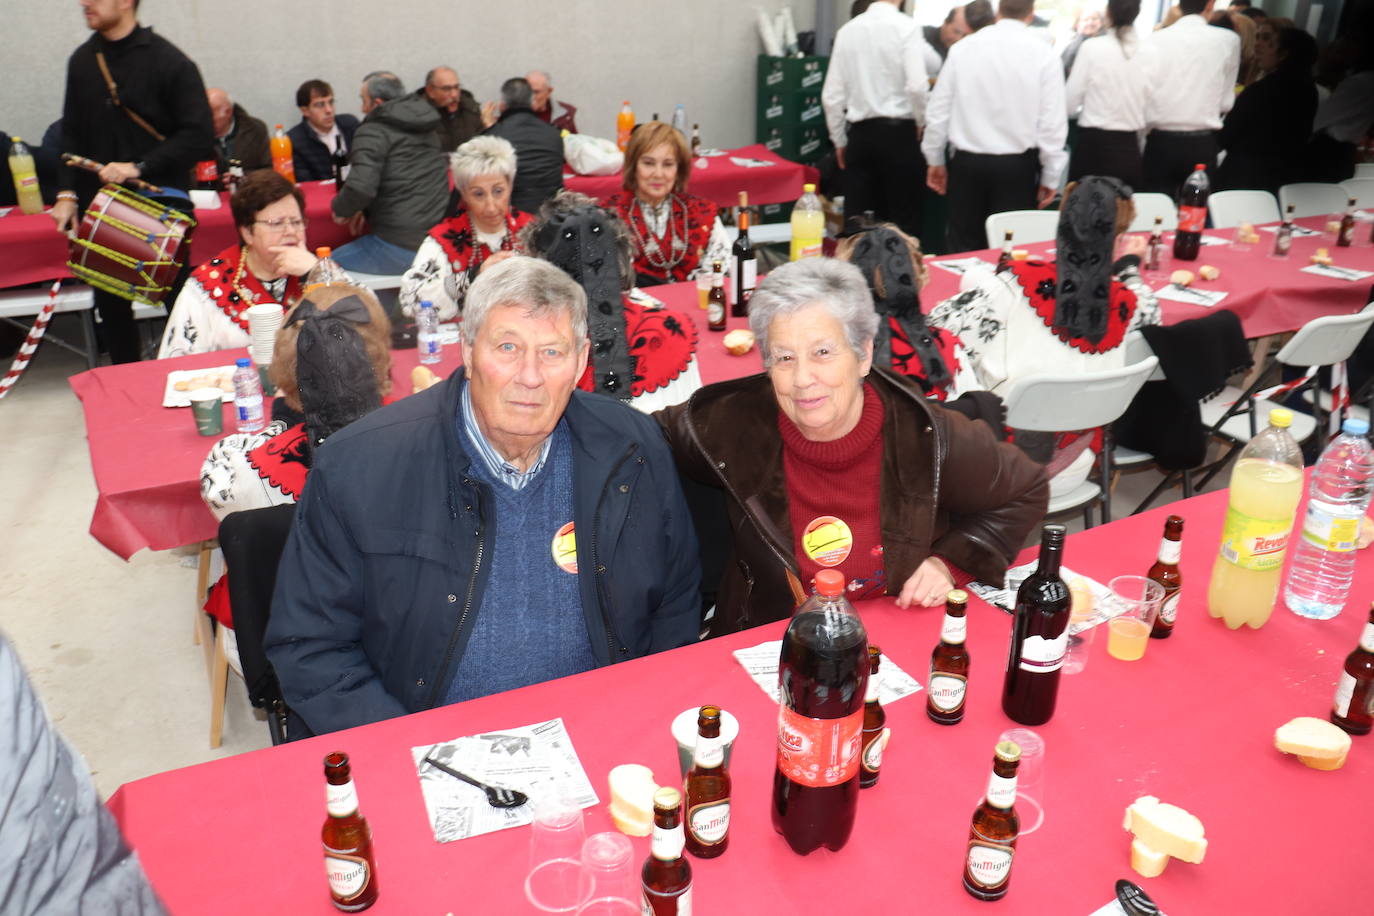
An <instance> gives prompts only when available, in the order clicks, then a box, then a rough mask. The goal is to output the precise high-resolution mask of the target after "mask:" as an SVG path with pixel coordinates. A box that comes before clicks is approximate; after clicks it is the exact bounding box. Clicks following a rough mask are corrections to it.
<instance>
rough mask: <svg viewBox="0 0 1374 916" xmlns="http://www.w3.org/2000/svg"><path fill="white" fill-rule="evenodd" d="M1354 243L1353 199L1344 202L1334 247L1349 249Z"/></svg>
mask: <svg viewBox="0 0 1374 916" xmlns="http://www.w3.org/2000/svg"><path fill="white" fill-rule="evenodd" d="M1354 243H1355V198H1353V197H1351V198H1348V199H1347V200H1346V202H1345V214H1344V215H1343V216H1341V229H1340V231H1339V232H1338V233H1336V245H1337V246H1338V247H1340V248H1349V247H1350V246H1351V245H1353V244H1354Z"/></svg>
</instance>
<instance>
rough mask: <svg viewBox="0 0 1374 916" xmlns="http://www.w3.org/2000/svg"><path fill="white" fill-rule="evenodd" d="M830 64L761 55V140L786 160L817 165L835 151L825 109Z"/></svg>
mask: <svg viewBox="0 0 1374 916" xmlns="http://www.w3.org/2000/svg"><path fill="white" fill-rule="evenodd" d="M829 61H830V59H829V58H828V57H768V56H766V55H762V54H761V55H759V71H758V72H759V75H758V119H757V126H758V131H757V140H758V142H759V143H762V144H763V145H764V146H766V147H768V149H769V150H770V151H772V152H773V153H775V154H777V155H779V156H781V157H782V158H784V159H790V160H791V161H793V162H800V163H802V164H803V165H815V164H816V163H817V162H819V161H820V160H821V158H822V157H823V156H825V154H826V153H828V152H830V150H831V145H830V134H829V132H828V131H827V130H826V129H825V109H824V108H822V106H821V88H822V87H823V86H824V85H825V69H826V65H827V64H828V63H829Z"/></svg>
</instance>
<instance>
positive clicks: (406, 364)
mask: <svg viewBox="0 0 1374 916" xmlns="http://www.w3.org/2000/svg"><path fill="white" fill-rule="evenodd" d="M651 292H652V293H653V294H654V295H655V296H657V297H658V298H660V299H662V300H663V301H664V302H665V303H666V304H668V305H670V306H672V307H674V308H678V309H681V310H683V311H688V312H689V313H690V314H691V316H692V319H693V320H694V321H696V322H697V327H698V329H699V330H700V332H701V340H700V344H699V346H698V348H697V360H698V363H699V370H700V372H701V377H702V381H703V382H706V383H709V382H719V381H723V380H725V379H728V378H737V377H739V376H742V375H748V374H750V373H753V372H759V371H761V370H762V365H761V363H760V362H759V357H758V351H757V350H755V351H752V352H750V353H749V354H746V355H745V356H731V355H730V354H729V353H728V352H726V350H725V347H724V345H723V344H722V343H721V337H722V336H723V335H721V334H716V333H712V332H710V331H708V330H706V315H705V312H702V311H701V310H700V308H698V307H697V305H696V297H697V293H696V286H695V284H692V283H678V284H673V285H670V286H661V287H653V288H652V290H651ZM745 325H746V322H745V321H744V319H740V318H732V319H730V320H729V326H730V327H731V328H735V327H744V326H745ZM245 355H247V351H246V350H242V349H240V350H221V351H217V352H213V353H198V354H196V355H194V356H184V357H179V358H177V359H165V360H153V361H148V362H141V363H126V364H124V365H119V366H103V367H101V368H98V369H92V370H89V371H87V372H82V373H80V374H78V375H74V376H72V377H71V379H70V383H71V386H72V390H74V391H75V392H76V396H77V397H78V398H80V399H81V407H82V411H83V414H84V416H85V419H86V438H87V440H88V443H89V446H90V451H91V470H92V472H93V474H94V475H95V484H96V490H97V495H96V504H95V512H94V515H93V516H92V518H91V528H90V531H91V536H92V537H94V538H95V539H96V540H98V541H99V542H100V543H102V544H104V545H105V546H106V547H108V548H110V550H112V551H114V552H115V553H116V554H118V555H119V556H121V557H123V558H124V559H126V560H127V559H128V558H129V557H131V556H133V555H134V554H135V553H137V552H138V551H139V550H141V549H143V548H144V547H147V548H150V549H152V550H166V549H168V548H171V547H179V546H181V545H183V544H192V543H195V542H197V541H203V540H206V539H207V538H212V537H214V536H215V532H216V530H217V527H218V524H217V522H216V521H215V518H214V516H213V515H211V514H210V510H209V509H207V508H206V507H205V504H204V502H202V501H201V498H200V466H201V462H203V461H204V460H205V455H206V453H207V452H209V450H210V445H211V443H212V442H213V441H214V440H213V439H209V438H204V437H202V436H200V435H198V434H197V433H196V430H195V424H194V423H193V421H192V419H191V415H190V411H189V410H188V409H185V408H167V407H163V406H162V393H163V389H164V388H165V386H166V380H167V373H169V372H172V371H173V370H177V369H199V368H204V367H209V366H229V365H233V362H234V360H235V359H236V358H237V357H239V356H245ZM392 357H393V361H392V373H391V376H392V384H393V392H394V393H395V394H398V395H399V394H403V393H409V392H410V390H411V382H410V372H411V370H412V369H414V368H415V366H416V365H417V363H418V358H417V357H418V354H417V352H416V351H415V350H413V349H412V350H398V351H396V352H394V353H393V354H392ZM460 362H461V361H460V359H459V348H458V347H457V346H451V347H446V348H445V349H444V359H443V361H442V362H440V363H439V364H438V365H437V366H435V367H434V368H435V371H436V372H437V373H438V374H439V375H441V376H444V377H447V376H448V375H449V373H451V372H452V371H453V370H454V369H456V368H458V366H459V365H460ZM224 417H225V420H224V423H225V426H224V428H225V430H226V431H229V432H232V431H233V419H232V418H233V410H232V408H231V407H229V406H226V407H225V412H224ZM132 443H137V446H136V447H135V446H134V445H132Z"/></svg>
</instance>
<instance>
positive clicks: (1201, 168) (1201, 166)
mask: <svg viewBox="0 0 1374 916" xmlns="http://www.w3.org/2000/svg"><path fill="white" fill-rule="evenodd" d="M1193 171H1194V172H1205V171H1207V163H1205V162H1199V163H1198V164H1197V165H1195V166H1193Z"/></svg>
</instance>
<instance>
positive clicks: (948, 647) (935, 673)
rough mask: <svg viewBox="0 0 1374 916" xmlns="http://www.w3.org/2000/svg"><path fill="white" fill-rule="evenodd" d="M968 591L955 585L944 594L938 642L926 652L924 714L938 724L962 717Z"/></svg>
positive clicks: (965, 665)
mask: <svg viewBox="0 0 1374 916" xmlns="http://www.w3.org/2000/svg"><path fill="white" fill-rule="evenodd" d="M967 608H968V592H966V591H964V590H963V589H958V588H956V589H955V590H954V591H952V592H950V593H949V595H948V597H946V598H945V621H944V623H943V624H941V625H940V644H939V645H937V646H936V647H935V651H934V652H932V653H931V655H930V677H928V678H927V679H926V684H927V685H928V689H927V690H926V715H927V716H929V717H930V718H931V720H932V721H934V722H938V723H940V724H941V725H954V724H956V723H958V722H960V721H962V720H963V718H964V699H965V697H966V696H967V694H968V666H969V655H968V649H967V648H965V646H964V638H965V636H966V634H967V632H968V620H967V618H966V617H965V616H964V615H965V614H966V613H967Z"/></svg>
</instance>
